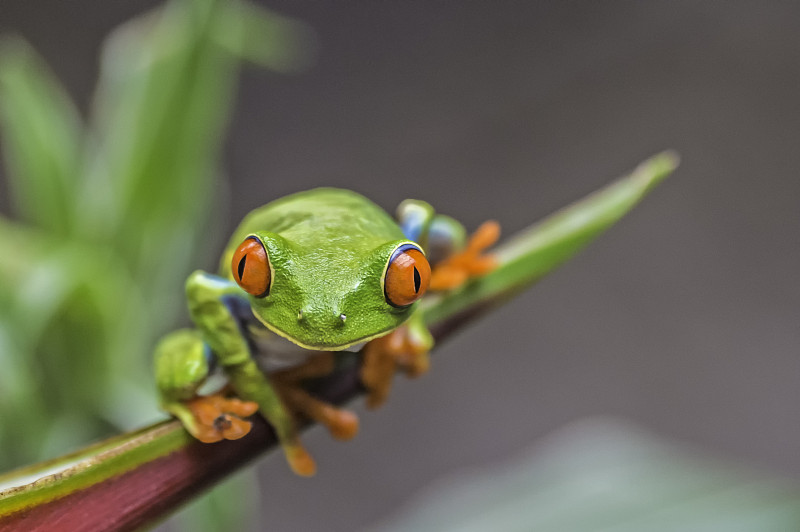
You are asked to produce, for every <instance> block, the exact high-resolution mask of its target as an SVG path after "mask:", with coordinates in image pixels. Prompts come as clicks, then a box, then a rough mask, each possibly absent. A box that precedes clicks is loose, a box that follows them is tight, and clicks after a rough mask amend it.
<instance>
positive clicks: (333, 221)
mask: <svg viewBox="0 0 800 532" xmlns="http://www.w3.org/2000/svg"><path fill="white" fill-rule="evenodd" d="M257 231H270V232H272V233H277V234H279V235H281V236H282V237H284V238H286V239H287V240H288V241H290V242H292V243H293V244H294V245H296V246H298V247H301V248H306V249H310V248H311V249H313V248H317V249H321V248H327V249H331V250H337V252H338V253H342V252H344V253H345V254H354V255H359V254H363V253H367V252H368V251H369V250H371V249H373V248H375V247H376V246H378V245H380V244H382V243H384V242H387V241H389V240H397V239H402V238H403V237H404V236H403V232H402V230H401V229H400V227H399V226H398V225H397V223H396V222H395V221H394V219H392V217H391V216H389V214H387V213H386V211H384V210H383V209H381V208H380V207H378V206H377V205H376V204H374V203H373V202H371V201H370V200H368V199H367V198H365V197H364V196H362V195H361V194H358V193H356V192H353V191H351V190H344V189H338V188H316V189H313V190H307V191H305V192H298V193H296V194H291V195H289V196H285V197H283V198H281V199H278V200H275V201H273V202H271V203H268V204H267V205H264V206H263V207H259V208H258V209H255V210H254V211H252V212H250V213H249V214H248V215H247V216H246V217H245V218H244V220H243V221H242V223H241V224H240V225H239V227H238V228H237V229H236V231H235V232H234V233H233V236H232V237H231V240H230V241H229V242H228V246H227V247H226V249H225V253H224V254H223V256H222V261H221V263H220V273H221V274H222V275H223V276H225V277H230V276H231V274H230V261H231V257H232V256H233V252H234V251H235V249H236V247H237V246H238V245H239V244H240V243H241V242H242V240H244V238H245V237H246V236H247V235H249V234H252V233H254V232H257Z"/></svg>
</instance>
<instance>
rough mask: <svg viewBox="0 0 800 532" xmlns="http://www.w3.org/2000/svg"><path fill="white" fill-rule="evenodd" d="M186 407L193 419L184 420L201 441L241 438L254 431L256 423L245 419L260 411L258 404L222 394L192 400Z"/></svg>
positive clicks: (190, 430) (210, 441) (211, 441)
mask: <svg viewBox="0 0 800 532" xmlns="http://www.w3.org/2000/svg"><path fill="white" fill-rule="evenodd" d="M186 406H187V407H188V409H189V411H190V412H191V414H192V417H193V422H192V423H190V424H186V423H184V425H186V428H187V429H188V430H189V432H191V433H192V435H193V436H194V437H195V438H197V439H198V440H200V441H202V442H204V443H214V442H218V441H220V440H223V439H224V440H238V439H239V438H241V437H243V436H245V435H247V434H248V433H249V432H250V428H251V427H252V423H250V422H249V421H246V420H244V419H242V417H248V416H251V415H253V414H255V413H256V411H257V410H258V405H257V404H256V403H253V402H251V401H241V400H239V399H236V398H231V399H229V398H226V397H223V396H222V395H221V394H214V395H208V396H200V397H196V398H194V399H192V400H191V401H188V402H187V404H186Z"/></svg>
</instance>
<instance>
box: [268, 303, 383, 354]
mask: <svg viewBox="0 0 800 532" xmlns="http://www.w3.org/2000/svg"><path fill="white" fill-rule="evenodd" d="M253 315H254V316H255V317H256V319H257V320H258V321H260V322H261V323H262V324H263V325H264V327H266V328H267V329H269V330H270V331H272V332H274V333H275V334H277V335H278V336H280V337H281V338H286V339H287V340H289V341H290V342H292V343H293V344H295V345H298V346H300V347H302V348H303V349H311V350H313V351H344V350H345V349H347V348H348V347H352V346H354V345H356V344H360V343H362V342H369V341H370V340H374V339H375V338H380V337H381V336H386V335H387V334H389V333H390V332H392V330H393V329H389V330H388V331H381V332H379V333H377V334H372V335H369V336H362V337H361V338H357V339H355V340H353V341H352V342H348V343H346V344H341V345H324V344H318V345H314V344H305V343H303V342H301V341H300V340H298V339H297V338H295V337H293V336H292V335H290V334H289V333H287V332H284V331H282V330H280V329H278V328H277V327H275V326H274V325H272V324H271V323H269V322H268V321H266V320H265V319H264V318H262V317H261V316H259V315H258V313H257V312H253Z"/></svg>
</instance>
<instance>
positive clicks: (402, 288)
mask: <svg viewBox="0 0 800 532" xmlns="http://www.w3.org/2000/svg"><path fill="white" fill-rule="evenodd" d="M430 282H431V266H430V264H428V259H426V258H425V255H423V254H422V250H421V249H419V248H418V247H417V246H415V245H414V244H403V245H402V246H400V247H398V248H397V249H396V250H394V253H392V258H390V259H389V265H388V266H387V267H386V275H385V276H384V279H383V293H384V295H385V296H386V302H387V303H389V304H390V305H392V306H393V307H406V306H408V305H410V304H411V303H413V302H414V301H416V300H417V299H419V298H420V297H422V295H423V294H424V293H425V290H427V289H428V284H430Z"/></svg>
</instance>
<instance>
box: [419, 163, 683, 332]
mask: <svg viewBox="0 0 800 532" xmlns="http://www.w3.org/2000/svg"><path fill="white" fill-rule="evenodd" d="M677 165H678V156H677V154H675V153H674V152H663V153H660V154H658V155H656V156H654V157H652V158H650V159H648V160H646V161H644V162H643V163H641V164H640V165H639V166H638V167H637V168H636V169H635V170H634V171H633V172H631V173H630V174H629V175H627V176H625V177H622V178H620V179H618V180H617V181H615V182H613V183H611V184H610V185H607V186H606V187H604V188H602V189H600V190H598V191H596V192H594V193H593V194H591V195H589V196H587V197H585V198H583V199H581V200H580V201H578V202H576V203H574V204H573V205H570V206H568V207H566V208H564V209H562V210H560V211H558V212H556V213H555V214H552V215H550V216H548V217H547V218H545V219H544V220H542V221H541V222H539V223H536V224H534V225H532V226H530V227H529V228H528V229H525V230H523V231H521V232H519V233H518V234H517V235H515V236H514V237H513V238H511V239H509V240H508V241H506V242H503V244H502V245H500V246H498V247H497V249H496V250H495V255H496V256H497V259H498V261H499V266H498V267H497V269H495V270H493V271H492V272H491V273H489V274H488V275H486V276H484V277H482V278H480V279H476V280H475V281H473V282H471V283H468V284H466V285H465V286H464V287H463V288H462V289H460V290H457V291H455V292H453V293H452V294H448V295H433V296H431V297H428V298H426V300H424V301H423V302H422V305H423V307H422V308H423V311H424V312H425V320H426V321H427V322H436V321H440V320H443V319H446V318H448V317H451V316H453V315H454V314H456V313H458V312H459V311H460V310H462V309H464V308H465V307H469V306H474V305H481V306H483V307H490V306H492V305H496V304H498V303H500V302H502V301H503V300H505V299H507V298H508V297H510V296H511V295H513V294H515V293H517V292H519V291H520V290H522V289H524V288H525V287H527V286H529V285H530V284H532V283H534V282H536V281H538V280H539V279H541V278H542V277H544V276H545V275H547V274H548V273H550V272H551V271H552V270H554V269H555V268H556V267H558V266H559V265H560V264H562V263H563V262H564V261H566V260H567V259H569V258H570V257H572V256H573V255H574V254H575V253H577V252H578V251H580V250H581V249H583V248H584V247H585V246H586V245H587V244H588V243H589V242H591V241H592V240H594V239H595V238H597V236H598V235H600V233H602V232H603V231H605V230H606V229H608V228H609V227H611V226H612V225H613V224H614V223H616V222H617V221H619V220H620V219H621V218H622V217H623V216H624V215H625V214H627V213H628V211H630V210H631V209H632V208H633V207H634V206H635V205H636V204H637V203H638V202H639V201H640V200H641V199H642V198H644V196H645V195H647V193H648V192H650V190H652V188H653V187H654V186H655V185H657V184H658V183H660V182H661V181H662V180H663V179H664V178H665V177H667V176H668V175H669V174H671V173H672V171H673V170H674V169H675V168H676V167H677Z"/></svg>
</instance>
